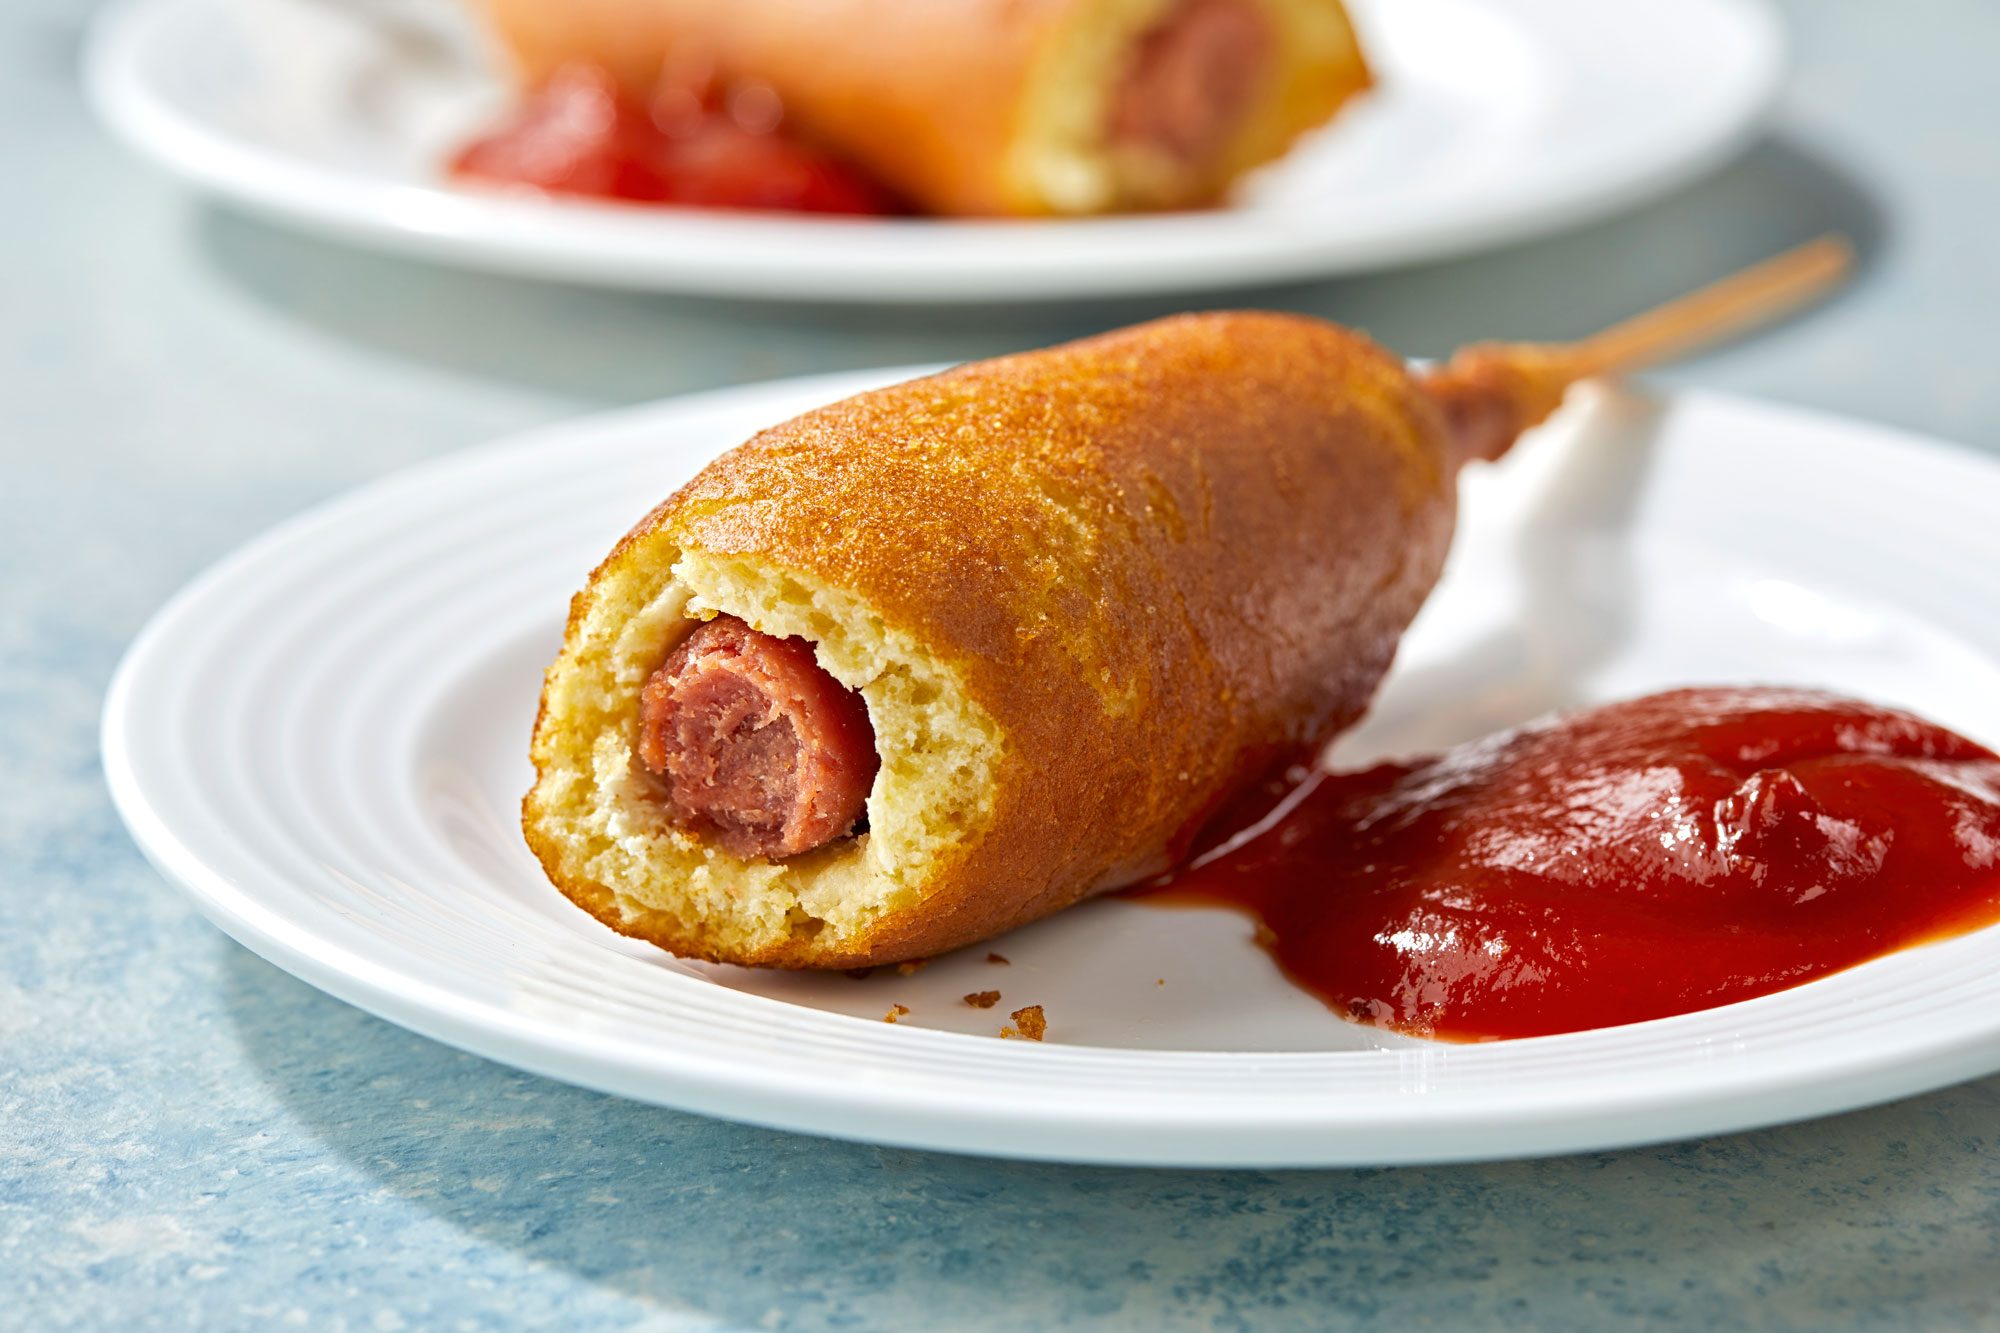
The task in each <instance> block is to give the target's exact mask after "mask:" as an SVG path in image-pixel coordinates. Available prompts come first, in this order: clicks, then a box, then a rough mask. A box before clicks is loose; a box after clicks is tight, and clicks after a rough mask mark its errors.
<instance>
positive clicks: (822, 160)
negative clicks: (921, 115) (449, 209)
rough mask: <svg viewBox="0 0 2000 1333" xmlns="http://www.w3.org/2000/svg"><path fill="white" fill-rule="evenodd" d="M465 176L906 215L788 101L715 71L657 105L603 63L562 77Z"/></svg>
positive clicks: (499, 133) (740, 204) (691, 202)
mask: <svg viewBox="0 0 2000 1333" xmlns="http://www.w3.org/2000/svg"><path fill="white" fill-rule="evenodd" d="M451 170H452V172H453V173H454V174H455V175H457V176H459V177H460V178H462V179H467V180H476V181H484V182H488V183H492V184H499V185H513V186H526V187H530V188H532V189H536V190H540V191H544V192H546V193H550V194H568V195H582V196H585V197H589V198H596V199H622V200H627V201H631V202H637V203H650V204H681V205H686V206H690V207H695V208H737V209H765V210H776V211H781V212H790V213H860V214H882V213H894V212H899V211H901V210H899V209H898V208H897V207H896V205H895V202H894V201H893V200H892V199H891V198H890V197H889V195H888V194H887V192H885V191H884V190H882V189H881V188H880V187H878V186H877V185H875V184H874V183H873V182H872V181H870V180H869V179H868V178H867V177H865V176H863V175H862V174H861V173H860V172H858V171H856V170H855V169H854V168H853V167H851V166H848V165H847V164H846V163H844V162H841V161H839V160H838V159H836V158H834V157H832V156H830V155H828V154H826V153H823V152H820V151H819V150H817V149H815V148H813V147H811V146H810V145H808V144H806V143H804V142H802V141H801V140H799V139H797V138H795V137H793V136H792V135H790V134H788V133H786V132H785V127H784V109H783V107H782V106H781V105H780V104H779V102H778V98H777V94H776V93H774V92H772V91H771V90H770V89H769V88H767V87H765V86H764V85H762V84H756V83H737V84H729V85H726V84H723V83H721V82H719V81H718V80H716V79H714V78H713V77H710V76H706V75H704V76H701V77H696V78H689V79H675V80H663V81H662V82H661V84H660V86H659V87H658V88H657V89H655V90H654V93H653V95H652V97H651V98H650V99H649V100H647V101H643V102H642V101H640V100H639V99H636V98H634V97H632V96H630V95H629V94H627V93H626V92H624V91H623V90H622V89H620V88H619V86H618V85H617V83H615V82H614V81H613V80H612V78H611V76H610V75H609V74H607V73H605V72H604V71H603V70H601V69H598V68H596V67H595V66H591V65H570V66H566V67H565V68H563V69H561V70H559V71H558V72H557V73H556V74H555V75H554V77H552V78H551V79H550V80H549V81H548V82H547V83H545V84H543V85H542V86H541V87H540V88H539V89H537V90H536V91H534V92H533V93H531V94H529V95H528V96H527V97H526V98H525V99H524V100H523V101H522V102H521V104H520V105H519V106H518V107H517V108H516V109H515V111H514V114H513V116H512V118H511V119H509V120H508V122H507V123H506V124H504V125H502V126H500V127H499V128H497V129H495V130H494V131H493V132H492V133H490V134H487V135H484V136H482V137H480V138H478V139H475V140H474V141H473V142H472V143H471V144H469V145H467V146H466V147H465V148H464V149H463V150H462V151H461V152H460V153H459V154H458V156H457V157H456V158H455V159H454V160H453V161H452V165H451Z"/></svg>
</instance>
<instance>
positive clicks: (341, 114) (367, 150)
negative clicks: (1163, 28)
mask: <svg viewBox="0 0 2000 1333" xmlns="http://www.w3.org/2000/svg"><path fill="white" fill-rule="evenodd" d="M1354 10H1355V18H1356V21H1357V22H1358V23H1359V24H1360V26H1361V27H1362V29H1363V36H1364V38H1365V39H1366V40H1367V44H1368V49H1369V51H1370V52H1371V54H1372V56H1373V58H1374V60H1375V63H1376V66H1377V69H1378V73H1379V75H1380V78H1381V89H1380V91H1379V92H1377V93H1375V94H1373V95H1371V96H1370V97H1369V98H1368V99H1367V100H1366V102H1365V103H1364V104H1360V105H1357V106H1356V107H1354V108H1352V109H1351V110H1350V111H1349V113H1347V114H1344V115H1342V116H1341V117H1340V118H1339V119H1338V120H1337V121H1336V122H1335V123H1334V124H1333V125H1332V126H1330V127H1329V128H1328V129H1327V130H1326V131H1325V132H1323V133H1321V134H1318V135H1316V136H1314V137H1312V138H1311V139H1309V140H1308V141H1306V142H1305V143H1303V144H1301V145H1300V146H1299V148H1298V149H1297V150H1296V151H1295V152H1294V153H1293V154H1292V155H1291V156H1289V157H1288V158H1286V159H1285V160H1284V161H1283V162H1282V163H1280V164H1278V165H1277V166H1275V167H1273V168H1271V169H1270V170H1268V171H1266V172H1265V173H1263V174H1262V175H1261V176H1259V177H1258V178H1256V179H1254V180H1253V181H1251V182H1249V183H1248V184H1247V185H1246V187H1245V188H1244V189H1243V191H1242V192H1241V196H1240V198H1239V200H1238V201H1237V203H1236V205H1235V206H1233V207H1230V208H1227V209H1222V210H1217V211H1213V212H1207V213H1190V214H1181V215H1178V216H1168V217H1150V218H1113V219H1104V220H1096V221H1072V222H1028V223H1001V224H993V223H984V224H981V223H951V222H938V221H921V220H904V221H887V222H882V221H860V220H841V219H824V218H821V219H808V218H787V217H777V216H748V215H743V214H734V215H731V214H717V213H702V212H694V211H688V212H676V211H668V210H662V209H643V208H628V207H619V206H615V205H614V206H604V205H590V204H582V203H542V202H533V201H526V200H520V199H508V198H496V197H493V196H491V195H487V194H479V193H470V192H460V191H456V190H452V189H449V188H446V187H444V186H443V185H442V184H441V183H440V181H439V177H438V163H439V162H440V161H441V160H442V159H443V158H444V156H445V155H446V154H447V153H448V151H449V150H450V149H451V147H452V146H454V145H456V144H458V143H460V142H462V141H463V140H464V139H465V138H466V137H467V135H468V134H469V133H470V132H471V131H472V130H473V129H474V128H475V127H477V126H480V125H482V124H484V123H487V122H489V121H490V120H491V118H492V117H493V115H494V114H495V113H496V111H498V110H499V109H500V107H501V106H502V105H503V103H504V100H505V98H504V94H503V93H502V91H501V89H500V87H499V86H498V84H497V82H496V81H495V79H494V78H493V76H492V75H491V74H490V73H489V69H490V61H489V60H488V59H487V58H486V57H485V56H484V55H483V54H482V53H481V52H480V50H479V49H478V44H477V42H476V41H475V40H474V39H473V37H472V35H471V34H470V33H469V32H468V31H467V30H466V24H465V21H464V19H463V18H462V17H461V16H460V15H459V14H458V12H457V9H456V8H455V7H454V6H453V5H452V3H451V0H367V3H353V2H351V0H350V2H347V3H336V2H335V0H129V2H128V3H125V4H122V5H120V6H118V7H115V8H114V9H112V10H111V11H110V12H109V13H107V14H106V16H105V17H104V19H103V20H102V21H101V23H100V24H99V26H98V28H97V29H96V32H95V34H94V37H93V40H92V43H91V49H90V54H89V60H88V74H89V86H90V89H91V93H92V96H93V98H94V100H95V102H96V104H97V106H98V108H99V110H100V111H101V113H102V114H103V116H104V117H105V119H106V120H108V121H109V122H110V124H111V125H112V126H113V128H115V129H116V130H117V131H118V132H119V133H120V134H121V135H122V136H124V137H125V138H126V139H127V140H128V141H130V142H131V143H132V144H133V145H135V146H136V147H137V148H138V149H139V150H140V151H141V152H143V153H145V154H147V155H149V156H151V157H154V158H156V159H158V160H159V161H160V162H162V163H163V164H165V165H166V166H168V167H169V168H171V169H172V170H174V171H176V172H179V173H180V174H182V175H184V176H186V177H188V178H189V179H191V180H193V181H195V182H196V183H198V184H200V185H202V186H204V187H206V188H207V189H210V190H213V191H214V192H215V193H217V194H219V195H222V196H224V197H225V198H229V199H233V200H235V201H236V202H237V203H239V204H242V205H244V206H246V207H248V208H252V209H254V210H256V211H258V212H261V213H264V214H267V215H270V216H272V217H275V218H278V219H281V220H285V221H289V222H293V223H296V224H298V225H300V226H303V227H307V228H310V229H312V230H314V231H317V232H321V233H324V234H328V235H332V236H336V237H340V238H344V239H347V240H352V241H357V242H360V243H363V244H368V245H377V246H381V247H383V248H386V249H392V250H399V251H403V252H406V253H410V254H415V255H419V256H423V257H426V258H431V259H438V260H445V261H448V262H453V263H463V264H468V265H473V266H475V267H481V268H491V269H498V270H502V271H506V272H514V273H525V274H531V275H535V276H541V277H554V278H564V279H572V280H578V281H585V282H593V283H603V284H608V285H612V286H620V287H641V288H654V289H659V290H665V291H681V292H702V293H709V294H716V295H736V296H753V297H810V298H819V299H827V300H865V301H884V302H917V301H945V300H981V299H1003V300H1005V299H1014V300H1019V299H1027V298H1069V297H1083V296H1100V295H1107V294H1113V293H1135V292H1165V291H1191V290H1198V289H1207V288H1216V287H1225V286H1232V285H1241V284H1246V283H1256V282H1274V281H1283V280H1291V279H1298V278H1306V277H1318V276H1325V275H1329V274H1335V273H1349V272H1356V271H1361V270H1366V269H1374V268H1381V267H1385V266H1388V265H1393V264H1402V263H1409V262H1412V261H1415V260H1420V259H1431V258H1436V257H1439V256H1442V255H1447V254H1454V253H1459V252H1462V251H1467V250H1475V249H1479V248H1482V247H1486V246H1493V245H1498V244H1501V243H1504V242H1507V241H1513V240H1518V239H1521V238H1523V237H1527V236H1531V235H1536V234H1540V233H1543V232H1547V231H1551V230H1555V229H1558V228H1561V227H1564V226H1569V225H1572V224H1575V223H1578V222H1582V221H1584V220H1586V219H1588V218H1592V217H1595V216H1598V215H1601V214H1604V213H1607V212H1610V211H1612V210H1615V209H1618V208H1622V207H1625V206H1627V205H1630V204H1633V203H1636V202H1638V201H1639V200H1641V199H1644V198H1647V197H1649V196H1651V195H1654V194H1657V193H1660V192H1662V191H1665V190H1667V189H1669V188H1671V187H1672V186H1675V185H1677V184H1680V183H1681V182H1683V181H1685V180H1688V179H1690V178H1691V177H1693V176H1694V175H1696V174H1697V173H1699V172H1701V171H1703V170H1705V169H1707V168H1709V167H1711V166H1713V165H1715V164H1716V163H1718V162H1720V161H1721V160H1723V159H1724V158H1725V157H1727V156H1728V155H1729V154H1731V153H1733V152H1734V151H1735V150H1736V149H1738V148H1739V147H1740V146H1742V145H1743V144H1744V143H1745V142H1746V141H1747V139H1748V136H1749V135H1750V134H1751V133H1752V132H1753V131H1754V130H1755V128H1756V126H1757V124H1758V123H1759V121H1760V120H1761V118H1762V115H1763V113H1764V111H1765V109H1766V108H1767V106H1768V105H1769V103H1770V101H1771V98H1772V95H1773V93H1774V92H1775V90H1776V88H1777V85H1778V81H1779V76H1780V72H1781V66H1782V63H1783V62H1782V49H1781V48H1782V41H1781V38H1780V34H1779V29H1778V26H1777V24H1776V22H1775V21H1774V20H1773V18H1772V17H1771V15H1770V12H1769V11H1768V9H1766V8H1765V7H1764V5H1763V4H1762V3H1761V0H1618V2H1617V3H1616V4H1606V3H1604V2H1603V0H1354Z"/></svg>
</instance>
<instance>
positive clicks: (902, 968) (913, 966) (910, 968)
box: [896, 958, 931, 977]
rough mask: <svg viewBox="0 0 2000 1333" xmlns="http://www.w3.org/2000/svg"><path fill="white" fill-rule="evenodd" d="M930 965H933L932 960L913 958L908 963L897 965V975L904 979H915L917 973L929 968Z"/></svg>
mask: <svg viewBox="0 0 2000 1333" xmlns="http://www.w3.org/2000/svg"><path fill="white" fill-rule="evenodd" d="M930 965H931V960H930V959H928V958H912V959H910V960H909V961H908V962H906V963H898V964H896V975H897V976H902V977H913V976H915V975H916V974H917V973H919V972H921V971H923V970H924V969H925V968H927V967H929V966H930Z"/></svg>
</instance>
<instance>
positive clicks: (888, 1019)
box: [882, 1004, 910, 1023]
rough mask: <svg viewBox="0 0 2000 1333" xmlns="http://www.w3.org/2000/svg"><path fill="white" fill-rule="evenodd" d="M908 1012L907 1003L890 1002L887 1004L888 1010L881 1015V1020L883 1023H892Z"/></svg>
mask: <svg viewBox="0 0 2000 1333" xmlns="http://www.w3.org/2000/svg"><path fill="white" fill-rule="evenodd" d="M909 1012H910V1006H909V1005H907V1004H892V1005H890V1006H889V1012H888V1013H886V1014H884V1015H882V1021H883V1022H884V1023H893V1022H895V1021H896V1020H897V1019H899V1018H901V1017H902V1016H903V1015H905V1014H907V1013H909Z"/></svg>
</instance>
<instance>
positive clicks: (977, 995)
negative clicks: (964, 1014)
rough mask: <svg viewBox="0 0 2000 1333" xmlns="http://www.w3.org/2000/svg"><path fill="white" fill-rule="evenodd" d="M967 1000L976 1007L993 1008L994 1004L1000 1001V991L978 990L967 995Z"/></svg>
mask: <svg viewBox="0 0 2000 1333" xmlns="http://www.w3.org/2000/svg"><path fill="white" fill-rule="evenodd" d="M965 1002H966V1003H967V1004H969V1005H971V1006H972V1007H973V1008H974V1009H991V1008H992V1007H993V1006H994V1005H996V1004H998V1003H1000V992H999V991H997V990H977V991H974V992H972V994H970V995H968V996H966V997H965Z"/></svg>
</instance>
